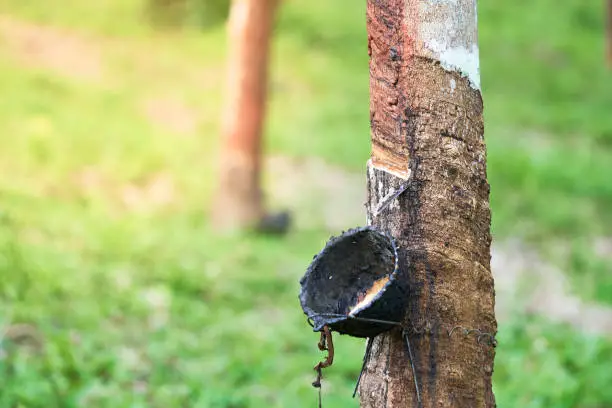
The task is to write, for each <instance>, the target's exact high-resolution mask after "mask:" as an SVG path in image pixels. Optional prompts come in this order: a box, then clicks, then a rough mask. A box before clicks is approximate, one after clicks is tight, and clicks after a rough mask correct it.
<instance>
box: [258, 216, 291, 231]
mask: <svg viewBox="0 0 612 408" xmlns="http://www.w3.org/2000/svg"><path fill="white" fill-rule="evenodd" d="M290 226H291V214H290V213H289V212H288V211H282V212H278V213H269V214H265V215H264V216H263V217H261V219H260V220H259V223H258V224H257V227H256V230H257V232H262V233H264V234H274V235H285V234H286V233H287V231H288V230H289V227H290Z"/></svg>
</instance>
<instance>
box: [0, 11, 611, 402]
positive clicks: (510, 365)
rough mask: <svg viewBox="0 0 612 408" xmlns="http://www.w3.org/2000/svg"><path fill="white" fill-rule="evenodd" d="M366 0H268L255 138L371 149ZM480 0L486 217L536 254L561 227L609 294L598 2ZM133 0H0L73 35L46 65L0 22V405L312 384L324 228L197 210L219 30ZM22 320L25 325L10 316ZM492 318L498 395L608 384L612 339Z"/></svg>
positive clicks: (284, 395) (354, 346) (359, 347)
mask: <svg viewBox="0 0 612 408" xmlns="http://www.w3.org/2000/svg"><path fill="white" fill-rule="evenodd" d="M37 3H38V4H37ZM364 4H365V3H364V2H363V1H359V2H356V1H354V0H342V1H340V0H338V1H334V2H326V1H323V0H316V1H315V0H294V1H290V2H286V3H285V4H284V5H283V7H282V9H281V12H280V17H279V22H278V32H277V37H276V39H275V48H274V51H275V53H274V59H273V80H272V86H271V88H272V93H271V96H272V98H271V103H270V115H269V121H268V125H267V140H266V143H267V146H266V147H267V150H268V151H269V152H271V153H274V154H281V155H286V156H291V157H306V158H307V157H312V156H317V157H321V158H323V159H324V160H325V161H327V162H330V163H332V164H335V165H338V166H340V167H342V168H344V169H347V170H348V171H361V172H363V169H364V166H365V161H366V159H367V157H368V154H369V139H368V132H369V130H368V67H367V54H366V50H365V17H364V9H365V5H364ZM479 9H480V15H479V23H480V39H481V44H480V45H481V59H482V60H481V66H482V83H483V91H484V100H485V116H486V117H485V119H486V132H487V133H486V137H487V143H488V161H489V180H490V183H491V191H492V195H491V203H492V210H493V230H494V233H495V236H496V239H499V240H503V239H504V237H510V236H519V237H521V238H522V239H524V240H527V241H529V242H530V243H532V244H534V245H536V246H539V247H541V248H542V249H543V250H544V253H550V254H554V253H555V252H554V251H552V250H550V248H549V247H550V246H551V245H555V243H559V242H562V243H563V245H565V246H566V247H567V248H569V249H568V251H567V252H566V253H564V254H563V256H560V257H556V258H555V257H553V256H552V255H551V256H550V259H551V261H553V262H556V263H557V264H559V266H561V267H563V268H564V269H565V270H567V271H568V272H569V273H570V276H569V277H570V281H571V282H572V287H573V289H574V290H575V291H576V292H577V293H578V294H580V295H581V296H582V297H583V298H584V299H586V300H597V301H600V302H603V303H607V304H612V283H611V282H610V277H609V275H610V273H609V272H610V266H609V265H610V263H609V261H606V260H605V259H601V258H598V257H597V256H596V255H595V252H594V250H593V249H592V248H591V246H592V242H593V240H594V239H596V238H597V237H600V236H605V235H610V228H611V226H612V219H611V218H610V217H611V216H610V212H609V209H610V208H611V206H612V187H611V186H612V184H611V183H610V182H609V175H610V174H612V160H611V158H612V143H611V141H612V115H611V114H610V111H611V109H612V74H611V73H610V71H607V70H606V68H605V66H604V61H603V24H604V22H603V17H602V15H603V14H602V13H601V10H600V9H599V4H597V5H593V4H590V3H588V2H578V1H573V2H568V3H564V4H558V3H557V2H552V1H550V0H548V1H545V0H543V1H539V2H536V3H533V2H529V3H528V2H510V1H505V2H501V3H500V2H493V1H492V0H487V1H481V2H479ZM142 10H143V6H142V3H141V2H140V1H134V0H132V1H118V0H106V1H102V2H78V1H71V2H69V3H67V4H66V5H64V6H63V7H61V8H58V7H52V6H48V5H44V4H43V3H41V2H23V1H18V0H5V1H4V2H2V5H0V13H1V14H2V16H3V18H11V19H14V20H17V21H26V22H31V23H34V24H40V25H42V26H45V27H46V26H52V27H55V28H54V30H55V31H53V32H54V33H55V34H54V36H53V38H55V39H56V41H58V42H60V43H61V41H62V38H77V39H79V41H80V44H81V47H80V48H79V51H80V52H76V53H75V52H73V54H74V55H70V52H68V54H67V55H66V54H62V55H63V56H62V58H63V63H62V62H60V63H59V67H58V66H57V64H58V62H57V61H54V63H55V64H56V65H53V66H49V64H48V61H47V60H45V57H44V55H43V57H41V56H40V54H36V53H35V52H34V53H32V52H30V53H26V54H25V55H21V54H20V55H16V53H17V54H18V52H16V51H15V47H14V46H12V45H11V46H6V45H10V44H13V43H12V42H11V41H12V40H10V41H9V39H7V38H3V36H2V35H0V93H1V94H2V98H0V137H1V138H2V139H1V141H2V149H0V338H1V339H3V340H2V342H1V343H0V384H2V387H1V388H0V406H1V407H4V406H6V407H11V406H20V407H39V406H45V407H50V406H51V407H52V406H58V407H72V406H75V407H76V406H95V407H98V406H99V407H123V406H126V407H128V406H129V407H141V406H151V407H170V406H193V407H219V408H221V407H228V408H229V407H261V406H271V407H287V406H291V407H302V406H303V407H310V406H316V392H315V390H314V389H313V388H312V387H311V386H310V382H311V381H312V380H313V374H314V372H313V371H312V366H313V365H314V364H315V363H316V362H317V361H318V359H320V357H321V353H319V352H318V351H317V349H316V345H315V344H316V341H317V336H316V335H315V334H314V333H312V332H311V330H310V328H309V327H308V325H307V324H306V322H305V320H304V317H303V315H302V313H301V310H300V308H299V304H298V301H297V292H298V279H299V277H300V276H301V274H302V273H303V271H304V269H305V267H306V265H307V264H308V262H309V260H310V259H311V257H312V254H314V253H315V252H317V251H318V250H319V249H320V248H321V246H322V245H323V244H324V242H325V240H326V239H327V238H328V236H329V234H330V232H337V231H326V230H325V227H324V226H323V225H322V223H321V222H320V220H317V219H314V220H312V223H311V224H309V226H308V228H302V229H298V230H294V231H292V232H291V233H290V234H289V235H288V236H287V237H285V238H282V239H274V238H269V237H262V236H256V235H251V234H246V233H245V234H238V235H232V236H219V235H216V234H214V233H213V232H212V231H211V230H210V229H209V226H208V220H207V218H206V209H207V208H208V205H209V201H210V194H211V192H212V191H213V187H214V185H213V182H214V163H215V149H216V145H217V141H216V135H217V132H218V120H217V118H218V116H219V105H220V103H219V102H220V100H221V98H222V83H223V81H222V80H221V78H222V77H223V73H224V59H223V58H224V55H225V51H224V47H225V38H224V30H223V27H214V28H211V29H207V30H206V31H201V30H198V29H197V28H195V27H193V26H191V27H185V28H183V29H181V30H176V31H156V30H154V29H152V28H151V27H149V26H147V25H146V24H145V23H144V16H143V13H142ZM56 31H59V32H60V34H59V39H57V38H58V37H57V36H58V34H57V33H56ZM45 36H46V37H47V38H48V35H43V36H42V37H45ZM51 45H53V44H48V46H49V47H50V46H51ZM55 45H57V46H60V45H62V44H55ZM92 55H93V56H96V55H97V56H98V57H97V60H98V64H99V67H98V68H99V69H98V71H99V72H98V73H97V74H94V75H89V76H88V75H84V76H83V75H79V73H78V72H75V71H77V68H78V64H76V63H73V62H72V61H71V60H70V58H76V59H75V60H74V62H78V58H82V59H87V58H93V59H94V60H95V59H96V58H94V57H92ZM45 61H47V62H45ZM160 101H161V102H160ZM156 103H162V106H167V105H164V104H170V106H171V107H172V109H169V110H173V109H178V110H179V111H180V112H183V111H185V112H187V114H188V116H189V114H191V116H194V117H196V119H197V120H196V121H195V125H194V126H193V128H189V127H188V130H186V131H184V130H180V129H178V130H177V129H175V128H173V127H172V126H169V124H168V123H165V122H164V120H165V121H166V122H167V121H170V122H171V121H172V118H170V119H163V118H161V119H160V118H158V117H156V116H159V115H155V113H153V114H151V113H150V109H151V105H155V104H156ZM177 106H178V107H177ZM179 116H180V115H179ZM170 125H171V124H170ZM339 188H341V186H339ZM160 191H161V192H160ZM305 199H306V198H305ZM355 206H361V203H355ZM347 227H351V225H347ZM19 325H21V326H19ZM19 328H21V329H22V330H25V332H24V333H25V334H24V335H23V336H20V337H19V336H16V335H15V333H13V332H11V331H9V332H7V333H4V331H5V330H6V329H10V330H17V329H19ZM24 328H25V329H24ZM499 341H500V345H499V347H498V358H497V360H496V374H495V391H496V395H497V399H498V404H499V406H501V407H506V406H508V407H512V406H526V407H595V406H609V405H611V404H612V395H610V393H609V392H608V391H606V390H607V389H608V388H607V387H606V385H607V384H608V383H609V382H610V378H609V374H608V371H609V370H606V368H605V365H604V364H602V362H605V361H608V360H610V359H611V357H612V343H610V341H609V340H606V339H604V338H598V337H593V336H589V335H586V334H583V333H578V332H575V331H573V330H572V329H570V328H568V327H564V326H560V325H554V324H552V323H549V322H547V321H546V320H543V319H539V318H538V319H535V318H532V317H526V316H515V317H514V318H513V319H512V321H510V322H508V323H507V324H505V325H502V326H501V327H500V333H499ZM363 347H364V345H363V344H362V342H361V341H358V340H355V339H351V338H346V337H342V338H339V339H337V352H338V354H337V358H336V361H335V363H334V366H333V367H332V368H331V369H329V370H328V371H327V372H326V378H325V381H324V403H325V406H327V407H346V406H357V405H358V404H357V402H356V401H353V400H351V398H350V395H351V392H352V387H353V385H354V381H355V379H356V377H357V374H358V370H359V364H360V359H361V353H362V352H363ZM525 373H528V374H529V375H525Z"/></svg>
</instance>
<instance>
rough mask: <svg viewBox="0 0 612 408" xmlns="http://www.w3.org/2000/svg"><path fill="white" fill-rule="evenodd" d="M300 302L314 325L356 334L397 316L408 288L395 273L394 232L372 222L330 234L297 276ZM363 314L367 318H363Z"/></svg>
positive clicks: (369, 333) (377, 329)
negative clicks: (373, 224) (304, 271)
mask: <svg viewBox="0 0 612 408" xmlns="http://www.w3.org/2000/svg"><path fill="white" fill-rule="evenodd" d="M300 284H301V291H300V303H301V305H302V309H303V310H304V313H305V314H306V315H307V316H308V317H309V318H310V319H311V320H312V322H313V327H314V330H315V331H321V330H322V329H323V326H325V325H328V326H329V327H330V328H331V329H332V330H335V331H337V332H339V333H343V334H348V335H350V336H354V337H374V336H376V335H378V334H380V333H382V332H384V331H387V330H389V329H391V328H392V327H393V325H392V324H388V323H381V322H373V321H372V320H385V321H389V322H398V323H399V322H401V320H402V318H403V316H404V312H405V301H406V297H407V294H406V293H407V290H406V288H405V285H404V284H403V282H400V280H399V276H398V255H397V247H396V246H395V241H394V240H393V238H392V237H391V236H390V235H388V234H385V233H383V232H380V231H378V230H376V229H375V228H373V227H362V228H356V229H352V230H349V231H347V232H345V233H343V234H342V235H340V236H339V237H332V238H331V239H330V240H329V241H328V242H327V244H326V245H325V248H323V250H322V251H321V252H320V253H318V254H317V255H316V256H315V257H314V259H313V261H312V263H311V264H310V266H309V267H308V269H307V271H306V274H305V275H304V276H303V277H302V279H301V280H300ZM365 319H369V320H368V321H366V320H365Z"/></svg>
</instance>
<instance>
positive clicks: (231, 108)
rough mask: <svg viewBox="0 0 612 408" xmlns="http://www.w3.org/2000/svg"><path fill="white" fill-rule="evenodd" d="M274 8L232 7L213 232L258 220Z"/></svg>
mask: <svg viewBox="0 0 612 408" xmlns="http://www.w3.org/2000/svg"><path fill="white" fill-rule="evenodd" d="M276 6H277V0H234V1H233V2H232V6H231V10H230V17H229V23H228V26H229V44H228V45H229V52H228V67H227V69H228V71H227V90H226V101H225V107H224V111H223V123H222V135H221V137H222V142H221V143H222V145H221V152H220V155H219V163H220V166H219V185H218V189H217V193H216V195H215V202H214V203H213V222H214V224H215V225H216V226H217V227H219V228H230V229H231V228H237V227H245V226H250V225H253V224H255V223H256V222H257V221H258V220H259V219H260V218H261V217H262V216H263V204H262V192H261V186H260V171H261V139H262V137H261V135H262V128H263V122H264V118H265V106H266V94H267V85H268V81H267V76H268V75H267V74H268V54H269V49H270V37H271V34H272V27H273V21H274V14H275V10H276Z"/></svg>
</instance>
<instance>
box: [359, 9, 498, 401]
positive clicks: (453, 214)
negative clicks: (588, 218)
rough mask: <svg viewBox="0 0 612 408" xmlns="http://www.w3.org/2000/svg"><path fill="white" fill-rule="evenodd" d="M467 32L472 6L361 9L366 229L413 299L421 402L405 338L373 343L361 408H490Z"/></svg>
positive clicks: (476, 124)
mask: <svg viewBox="0 0 612 408" xmlns="http://www.w3.org/2000/svg"><path fill="white" fill-rule="evenodd" d="M476 21H477V16H476V1H475V0H441V1H428V0H368V6H367V25H368V52H369V54H370V118H371V121H370V122H371V138H372V155H371V159H370V161H369V162H368V191H369V195H368V203H367V206H368V222H369V223H371V224H373V225H374V226H377V227H379V228H380V229H382V230H386V231H389V232H390V233H391V234H392V235H393V236H394V237H395V238H396V240H397V242H398V245H399V247H400V259H401V261H400V262H401V263H400V266H401V270H402V271H403V272H404V273H405V275H404V276H405V278H406V279H408V281H409V283H410V288H411V289H410V294H409V299H408V304H409V307H408V309H407V314H406V319H405V322H404V327H405V331H406V333H407V335H408V337H409V339H410V344H411V346H412V354H413V356H414V361H413V363H414V366H415V370H416V380H417V382H418V384H419V388H420V397H421V400H422V402H421V403H419V402H418V401H417V397H416V391H415V385H414V379H413V376H412V370H411V368H410V360H409V357H408V352H407V347H406V343H405V341H404V339H403V337H402V332H401V331H400V330H393V331H391V332H387V333H384V334H382V335H380V336H377V337H376V338H375V339H373V345H372V354H371V358H370V360H369V363H368V364H367V366H366V369H365V372H364V376H363V380H362V382H361V385H360V389H359V392H360V399H361V406H362V407H376V408H381V407H416V406H422V407H470V408H473V407H494V406H495V397H494V395H493V392H492V387H491V376H492V372H493V360H494V355H495V351H494V345H495V340H494V337H492V336H494V335H495V333H496V331H497V323H496V320H495V314H494V302H495V300H494V296H495V294H494V287H493V277H492V274H491V271H490V243H491V236H490V209H489V185H488V183H487V178H486V161H485V157H486V151H485V143H484V137H483V130H484V129H483V119H482V109H483V105H482V98H481V93H480V80H479V71H478V44H477V23H476ZM405 183H407V185H408V188H407V190H406V191H405V192H404V193H403V194H401V195H400V196H399V197H398V198H397V199H395V200H394V201H393V202H391V204H390V205H389V206H387V207H386V208H385V209H383V210H381V211H377V210H379V209H378V208H377V207H378V206H379V204H380V203H381V201H383V197H385V196H388V195H389V194H390V193H392V192H393V191H396V190H397V189H398V188H399V187H400V186H401V185H404V184H405ZM453 328H455V329H454V330H453ZM471 329H474V330H472V331H469V332H468V331H467V330H471ZM449 333H450V335H449ZM485 333H488V334H489V335H488V334H485Z"/></svg>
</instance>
